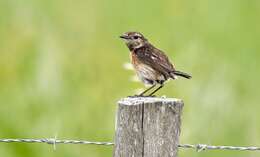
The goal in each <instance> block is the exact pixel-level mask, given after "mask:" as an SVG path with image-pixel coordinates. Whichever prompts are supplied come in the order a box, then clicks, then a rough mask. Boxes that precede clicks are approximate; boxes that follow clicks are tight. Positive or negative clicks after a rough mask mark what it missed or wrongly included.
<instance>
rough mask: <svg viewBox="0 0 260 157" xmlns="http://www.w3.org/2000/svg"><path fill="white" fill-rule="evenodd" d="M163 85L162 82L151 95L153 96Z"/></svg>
mask: <svg viewBox="0 0 260 157" xmlns="http://www.w3.org/2000/svg"><path fill="white" fill-rule="evenodd" d="M162 87H163V84H161V85H160V86H159V87H158V88H156V89H155V90H154V91H153V92H152V93H150V94H149V96H153V94H154V93H156V92H157V91H158V90H159V89H161V88H162Z"/></svg>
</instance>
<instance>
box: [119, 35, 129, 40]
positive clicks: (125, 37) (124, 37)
mask: <svg viewBox="0 0 260 157" xmlns="http://www.w3.org/2000/svg"><path fill="white" fill-rule="evenodd" d="M119 37H120V38H122V39H129V37H128V36H127V35H125V34H123V35H120V36H119Z"/></svg>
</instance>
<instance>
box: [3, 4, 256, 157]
mask: <svg viewBox="0 0 260 157" xmlns="http://www.w3.org/2000/svg"><path fill="white" fill-rule="evenodd" d="M259 17H260V1H259V0H217V1H216V0H196V1H194V0H165V1H153V0H152V1H140V0H131V1H126V0H99V1H95V0H75V1H70V0H1V1H0V103H1V107H0V125H1V127H0V128H1V129H0V137H1V138H22V137H23V138H33V137H35V138H40V137H54V136H55V135H57V137H58V138H73V139H86V140H93V141H112V140H113V137H114V118H115V111H116V101H117V100H118V99H119V98H121V97H125V96H127V95H131V94H134V91H135V89H137V88H142V87H143V85H142V84H140V83H135V82H131V81H129V78H130V76H132V75H133V72H129V71H126V70H124V69H123V67H122V65H123V63H125V62H127V61H129V59H128V55H129V54H128V50H127V48H126V46H125V45H124V44H123V42H122V41H121V40H120V39H119V38H118V36H119V35H120V34H122V33H123V32H125V31H129V30H137V31H140V32H142V33H144V34H145V35H146V37H147V38H148V39H149V40H150V41H151V42H152V43H154V44H155V45H156V46H157V47H159V48H161V49H162V50H164V51H165V52H166V53H167V54H168V55H169V57H170V58H171V59H172V60H174V61H175V62H174V63H175V65H176V67H177V69H179V70H183V71H186V72H189V73H192V75H193V79H192V80H184V79H179V80H177V81H171V82H169V83H168V84H167V85H166V86H165V87H164V89H162V90H161V91H160V92H159V95H167V96H168V97H177V98H181V99H183V100H184V102H185V108H184V112H183V117H182V119H183V124H182V134H181V143H207V144H215V145H241V146H243V145H260V140H259V139H260V134H259V132H260V124H259V121H260V115H259V110H260V105H259V102H260V97H259V93H260V72H259V67H260V62H259V60H260V44H259V41H260V29H259V28H260V20H259ZM259 155H260V154H259V153H257V152H239V151H207V152H202V153H197V152H195V151H193V150H183V149H181V150H180V156H182V157H184V156H193V157H196V156H199V157H206V156H211V157H219V156H222V157H228V156H236V157H242V156H259ZM0 156H4V157H16V156H20V157H22V156H24V157H35V156H37V157H46V156H48V157H54V156H55V157H71V156H73V157H79V156H87V157H105V156H112V147H102V146H81V145H76V146H72V145H58V147H57V150H56V151H53V150H52V147H50V146H47V145H40V144H0Z"/></svg>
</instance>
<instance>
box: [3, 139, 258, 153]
mask: <svg viewBox="0 0 260 157" xmlns="http://www.w3.org/2000/svg"><path fill="white" fill-rule="evenodd" d="M0 143H46V144H51V145H53V148H54V150H55V149H56V145H57V144H82V145H103V146H111V145H114V143H112V142H92V141H86V140H67V139H62V140H61V139H56V137H55V138H42V139H27V138H22V139H11V138H9V139H0ZM178 147H179V148H187V149H195V150H196V151H198V152H200V151H204V150H239V151H260V147H240V146H213V145H206V144H179V145H178Z"/></svg>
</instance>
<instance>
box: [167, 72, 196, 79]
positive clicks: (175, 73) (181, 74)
mask: <svg viewBox="0 0 260 157" xmlns="http://www.w3.org/2000/svg"><path fill="white" fill-rule="evenodd" d="M171 74H172V77H173V78H175V77H174V75H177V76H181V77H184V78H186V79H191V75H189V74H187V73H184V72H181V71H173V72H172V73H171Z"/></svg>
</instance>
